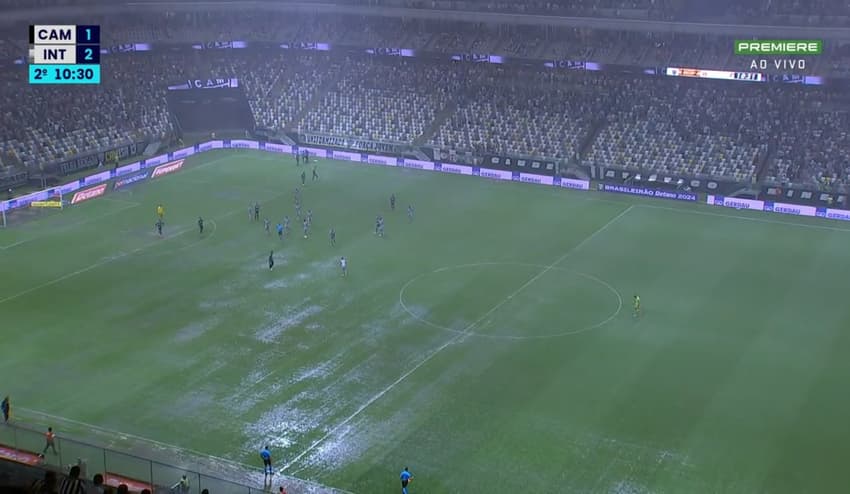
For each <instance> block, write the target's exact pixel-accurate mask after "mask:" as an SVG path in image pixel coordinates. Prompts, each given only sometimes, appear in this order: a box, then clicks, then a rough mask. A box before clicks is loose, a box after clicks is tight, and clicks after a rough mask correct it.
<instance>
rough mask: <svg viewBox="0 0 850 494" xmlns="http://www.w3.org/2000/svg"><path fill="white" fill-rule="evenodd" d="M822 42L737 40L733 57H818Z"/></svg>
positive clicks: (812, 40) (811, 40) (803, 40)
mask: <svg viewBox="0 0 850 494" xmlns="http://www.w3.org/2000/svg"><path fill="white" fill-rule="evenodd" d="M822 51H823V41H822V40H818V39H737V40H735V55H764V56H768V55H770V56H775V55H820V54H821V52H822Z"/></svg>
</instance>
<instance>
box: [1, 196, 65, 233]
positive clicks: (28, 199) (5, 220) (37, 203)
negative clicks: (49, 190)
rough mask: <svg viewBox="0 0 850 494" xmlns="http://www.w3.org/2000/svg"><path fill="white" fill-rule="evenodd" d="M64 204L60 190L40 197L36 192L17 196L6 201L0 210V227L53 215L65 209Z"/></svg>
mask: <svg viewBox="0 0 850 494" xmlns="http://www.w3.org/2000/svg"><path fill="white" fill-rule="evenodd" d="M34 199H38V200H34ZM66 205H67V204H66V203H65V198H64V197H63V195H62V191H60V190H57V191H56V192H55V193H53V194H50V195H47V196H42V197H38V196H36V194H31V195H29V196H24V197H19V198H17V199H15V200H12V201H9V202H7V203H6V207H5V208H2V210H0V227H2V228H8V227H9V226H14V225H19V224H21V223H26V222H28V221H33V220H36V219H41V218H44V217H47V216H50V215H54V214H56V213H57V212H59V211H61V210H63V209H65V206H66Z"/></svg>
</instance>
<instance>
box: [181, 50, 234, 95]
mask: <svg viewBox="0 0 850 494" xmlns="http://www.w3.org/2000/svg"><path fill="white" fill-rule="evenodd" d="M192 47H193V48H194V47H195V45H193V46H192ZM223 87H231V88H232V87H239V79H237V78H235V77H233V78H207V79H188V80H187V81H186V82H183V83H180V84H172V85H170V86H168V90H169V91H181V90H186V89H218V88H223Z"/></svg>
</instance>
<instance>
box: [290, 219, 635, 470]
mask: <svg viewBox="0 0 850 494" xmlns="http://www.w3.org/2000/svg"><path fill="white" fill-rule="evenodd" d="M632 209H634V205H631V206H629V207H627V208H626V209H624V210H623V211H620V213H619V214H618V215H617V216H614V217H613V218H611V219H610V220H608V222H607V223H605V224H604V225H602V226H601V227H599V228H598V229H597V230H596V231H594V232H593V233H591V234H590V235H588V236H587V237H585V239H584V240H582V241H581V242H579V243H577V244H576V245H574V246H573V247H571V248H570V250H568V251H567V252H566V253H565V254H564V255H562V256H561V257H559V258H557V259H556V260H555V262H553V263H552V264H549V265H548V266H547V267H545V268H544V269H543V270H541V271H540V272H539V273H537V274H536V275H534V276H533V277H532V278H531V279H529V280H528V281H526V282H525V283H523V284H522V286H520V287H519V288H517V289H516V290H514V292H513V293H511V294H510V295H508V296H507V297H505V298H504V299H503V300H502V301H501V302H499V303H498V304H496V305H495V306H493V308H492V309H490V310H488V311H487V312H486V313H485V314H484V315H483V316H481V317H479V318H478V319H476V320H475V321H473V322H472V323H471V324H470V325H469V326H467V327H466V328H464V329H463V331H461V332H460V333H458V334H457V335H456V336H453V337H452V338H450V339H449V340H448V341H446V342H445V343H443V344H442V345H440V346H439V347H437V348H436V349H435V350H433V351H431V353H429V354H428V355H426V356H425V358H423V359H422V360H420V361H419V362H418V363H417V364H416V365H414V366H413V367H411V368H410V369H409V370H407V372H405V373H404V374H402V375H401V376H399V378H398V379H396V380H395V381H393V382H392V383H390V384H389V386H387V387H385V388H384V389H382V390H381V391H379V392H378V393H377V394H375V395H374V396H372V397H371V398H369V399H368V400H367V401H366V403H364V404H362V405H360V407H359V408H358V409H357V410H355V411H354V413H352V414H351V415H349V416H348V417H346V418H345V419H343V420H342V422H340V423H338V424H337V425H335V426H334V427H332V428H331V429H330V430H329V431H328V432H327V433H325V435H323V436H322V437H320V438H319V439H316V440H315V441H313V442H312V443H311V444H310V446H308V447H307V449H305V450H304V451H302V452H301V453H299V454H297V455H296V456H294V457H293V458H292V459H291V460H289V461H288V462H287V463H286V464H285V465H284V466H283V468H281V469H280V470H279V472H280V473H283V472H284V471H285V470H287V469H288V468H290V467H292V465H294V464H296V463H298V461H300V460H301V459H302V458H304V457H305V456H307V455H308V454H310V453H311V452H312V451H313V450H315V449H316V448H317V447H318V446H319V445H321V444H322V443H323V442H325V441H326V440H327V439H328V438H329V437H331V436H333V435H334V434H336V432H337V431H339V430H340V429H341V428H343V427H345V426H346V425H348V423H349V422H351V421H352V420H354V419H355V418H357V417H358V416H359V415H360V414H361V413H363V411H364V410H366V409H367V408H369V407H370V406H371V405H372V404H373V403H375V402H376V401H378V400H380V399H381V398H382V397H383V396H384V395H386V394H387V393H389V392H390V391H392V390H393V389H394V388H395V387H396V386H398V385H399V384H400V383H401V382H402V381H404V380H405V379H407V378H408V377H410V375H411V374H413V373H414V372H416V371H417V370H419V369H420V368H422V366H424V365H425V364H427V363H428V362H430V361H431V359H433V358H434V357H436V356H437V355H438V354H439V353H441V352H442V351H443V350H445V349H446V348H448V347H450V346H451V345H453V344H455V343H457V342H459V341H461V340H462V339H463V338H464V337H465V336H468V334H469V333H470V331H472V329H474V328H475V327H476V326H477V325H478V324H480V323H481V321H483V320H484V319H486V318H487V317H489V316H490V314H493V313H494V312H496V311H497V310H499V309H500V308H501V307H502V306H503V305H505V304H506V303H507V302H508V301H510V300H511V299H512V298H514V297H515V296H516V295H517V294H519V293H520V292H521V291H523V290H525V289H526V288H528V287H529V286H530V285H531V284H532V283H534V282H535V281H537V280H538V279H540V277H541V276H543V275H544V274H546V273H547V272H549V271H550V270H552V268H554V267H556V266H557V265H558V264H559V263H561V262H562V261H564V260H565V259H566V258H567V257H569V256H570V255H571V254H572V253H573V252H575V251H576V250H578V249H579V248H581V247H582V246H583V245H585V244H586V243H587V242H589V241H591V240H592V239H594V238H595V237H596V236H597V235H599V234H600V233H602V232H604V231H605V230H607V229H608V227H609V226H611V225H613V224H614V223H615V222H616V221H617V220H619V219H620V218H622V217H623V216H625V215H626V214H627V213H628V212H629V211H631V210H632Z"/></svg>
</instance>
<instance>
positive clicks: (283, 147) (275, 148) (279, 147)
mask: <svg viewBox="0 0 850 494" xmlns="http://www.w3.org/2000/svg"><path fill="white" fill-rule="evenodd" d="M260 149H265V150H266V151H271V152H273V153H286V154H290V153H292V146H290V145H288V144H275V143H273V142H264V143H261V146H260Z"/></svg>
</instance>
